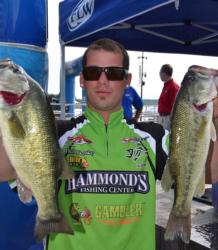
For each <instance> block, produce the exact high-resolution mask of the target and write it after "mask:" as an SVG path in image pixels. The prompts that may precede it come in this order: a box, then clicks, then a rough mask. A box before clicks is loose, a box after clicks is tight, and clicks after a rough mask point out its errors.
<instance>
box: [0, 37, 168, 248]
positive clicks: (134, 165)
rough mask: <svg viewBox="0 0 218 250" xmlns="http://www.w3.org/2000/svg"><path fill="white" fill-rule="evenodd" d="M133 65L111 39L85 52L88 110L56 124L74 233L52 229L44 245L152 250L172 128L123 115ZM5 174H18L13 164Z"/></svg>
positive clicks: (64, 203)
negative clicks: (70, 175) (158, 184)
mask: <svg viewBox="0 0 218 250" xmlns="http://www.w3.org/2000/svg"><path fill="white" fill-rule="evenodd" d="M128 68H129V57H128V54H127V52H126V50H125V49H124V48H123V46H121V45H120V44H119V43H116V42H115V41H113V40H110V39H101V40H98V41H96V42H94V43H93V44H91V45H90V46H89V47H88V49H87V50H86V52H85V54H84V57H83V71H82V73H81V75H80V84H81V86H82V87H83V88H85V89H86V93H87V109H86V112H85V113H84V115H82V116H80V117H78V118H76V119H72V120H67V121H58V123H57V126H58V132H59V136H60V140H59V142H60V145H61V147H62V148H63V151H64V153H65V157H66V161H67V162H68V165H69V168H70V169H71V170H72V171H74V172H75V178H74V179H68V180H64V179H63V180H62V182H61V183H60V190H59V204H60V208H61V210H62V212H63V213H64V214H65V216H66V218H67V219H68V222H69V224H70V225H71V227H72V228H73V230H74V235H72V236H71V235H67V234H61V233H59V234H52V233H51V234H50V235H49V237H48V239H47V244H46V246H45V249H48V250H59V249H67V250H74V249H75V250H76V249H80V250H87V249H95V250H102V249H105V250H111V249H113V250H118V249H119V250H120V249H123V250H124V249H125V250H132V249H140V250H154V249H155V179H156V178H157V177H158V178H160V177H161V174H162V170H163V166H164V164H165V161H166V153H165V150H166V151H167V145H166V140H167V134H168V133H167V132H166V131H165V130H164V129H163V128H162V126H160V125H159V124H156V123H153V122H149V123H135V124H128V123H127V122H126V121H125V120H124V119H123V111H122V108H121V100H122V96H123V93H124V90H125V88H126V85H127V84H130V81H131V74H130V73H129V72H128ZM164 149H165V150H164ZM5 160H6V162H1V165H0V176H1V174H2V169H3V168H4V170H3V172H5V171H8V172H10V169H11V166H10V163H9V161H8V159H7V158H5ZM6 167H8V168H6ZM7 169H8V170H7ZM4 175H5V178H9V176H15V175H13V169H11V173H10V174H9V173H8V174H7V175H6V174H4Z"/></svg>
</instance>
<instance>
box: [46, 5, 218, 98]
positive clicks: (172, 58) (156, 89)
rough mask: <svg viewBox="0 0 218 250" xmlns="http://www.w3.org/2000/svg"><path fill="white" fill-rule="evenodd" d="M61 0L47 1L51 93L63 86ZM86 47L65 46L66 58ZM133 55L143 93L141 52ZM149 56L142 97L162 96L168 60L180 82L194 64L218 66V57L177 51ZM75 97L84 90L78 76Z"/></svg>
mask: <svg viewBox="0 0 218 250" xmlns="http://www.w3.org/2000/svg"><path fill="white" fill-rule="evenodd" d="M59 2H60V0H48V25H49V27H48V34H49V37H48V39H49V41H48V56H49V83H48V92H49V93H54V94H57V93H59V85H60V58H61V57H60V46H59V34H58V3H59ZM84 50H85V48H81V49H78V48H73V47H71V48H69V47H67V48H66V49H65V57H66V61H71V60H74V59H76V58H78V57H79V56H81V55H82V54H83V52H84ZM129 54H130V72H131V73H132V74H133V79H132V86H133V87H135V88H136V89H137V91H138V93H139V94H140V93H141V87H140V82H139V67H140V65H141V59H139V57H141V56H142V52H129ZM144 56H145V57H147V59H146V60H144V72H145V73H146V78H145V79H144V81H145V86H144V87H143V98H144V99H145V98H146V99H157V98H158V97H159V95H160V92H161V89H162V86H163V83H162V82H161V81H160V78H159V71H160V67H161V66H162V65H163V64H165V63H169V64H171V65H172V66H173V68H174V73H173V78H174V80H175V81H177V82H178V84H180V83H181V81H182V79H183V76H184V74H185V72H186V71H187V69H188V67H189V66H191V65H201V66H205V67H209V68H215V69H218V57H205V56H189V55H178V54H163V53H162V54H161V53H148V52H144ZM76 97H77V98H81V89H80V86H79V84H78V79H76Z"/></svg>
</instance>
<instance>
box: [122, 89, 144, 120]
mask: <svg viewBox="0 0 218 250" xmlns="http://www.w3.org/2000/svg"><path fill="white" fill-rule="evenodd" d="M122 107H123V111H124V118H125V119H126V120H129V121H130V120H132V121H133V122H137V121H138V119H139V117H140V115H141V113H142V109H143V102H142V99H141V97H140V96H139V95H138V93H137V92H136V90H135V89H134V88H133V87H131V86H127V87H126V88H125V91H124V95H123V99H122ZM133 107H134V108H135V114H134V116H133V110H132V108H133Z"/></svg>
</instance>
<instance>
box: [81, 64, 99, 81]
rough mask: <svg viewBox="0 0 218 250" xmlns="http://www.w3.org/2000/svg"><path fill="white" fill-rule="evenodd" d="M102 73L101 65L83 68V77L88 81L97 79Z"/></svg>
mask: <svg viewBox="0 0 218 250" xmlns="http://www.w3.org/2000/svg"><path fill="white" fill-rule="evenodd" d="M100 74H101V68H100V67H86V68H84V69H83V77H84V79H85V80H86V81H97V80H98V79H99V77H100Z"/></svg>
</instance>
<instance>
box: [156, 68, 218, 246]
mask: <svg viewBox="0 0 218 250" xmlns="http://www.w3.org/2000/svg"><path fill="white" fill-rule="evenodd" d="M217 75H218V73H217V71H216V70H213V69H208V68H205V67H200V66H191V67H190V68H189V70H188V72H187V73H186V75H185V76H184V79H183V81H182V84H181V88H180V91H179V92H178V95H177V97H176V101H175V104H174V107H173V111H172V116H171V131H170V150H169V156H168V159H167V162H166V166H165V169H164V173H163V176H162V181H161V185H162V187H163V189H164V190H165V191H168V190H169V189H170V188H171V187H172V184H173V183H174V184H175V185H174V187H175V188H174V203H173V207H172V210H171V213H170V216H169V220H168V224H167V227H166V232H165V239H166V240H173V239H174V238H181V239H182V240H183V241H184V242H185V243H188V242H189V241H190V235H191V219H190V211H191V202H192V198H193V196H202V195H203V193H204V191H205V189H204V187H205V163H206V159H207V153H208V149H209V143H210V140H211V139H212V140H216V131H215V127H214V125H213V122H212V117H213V103H212V100H213V99H214V98H215V97H216V96H217V90H216V80H217Z"/></svg>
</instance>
